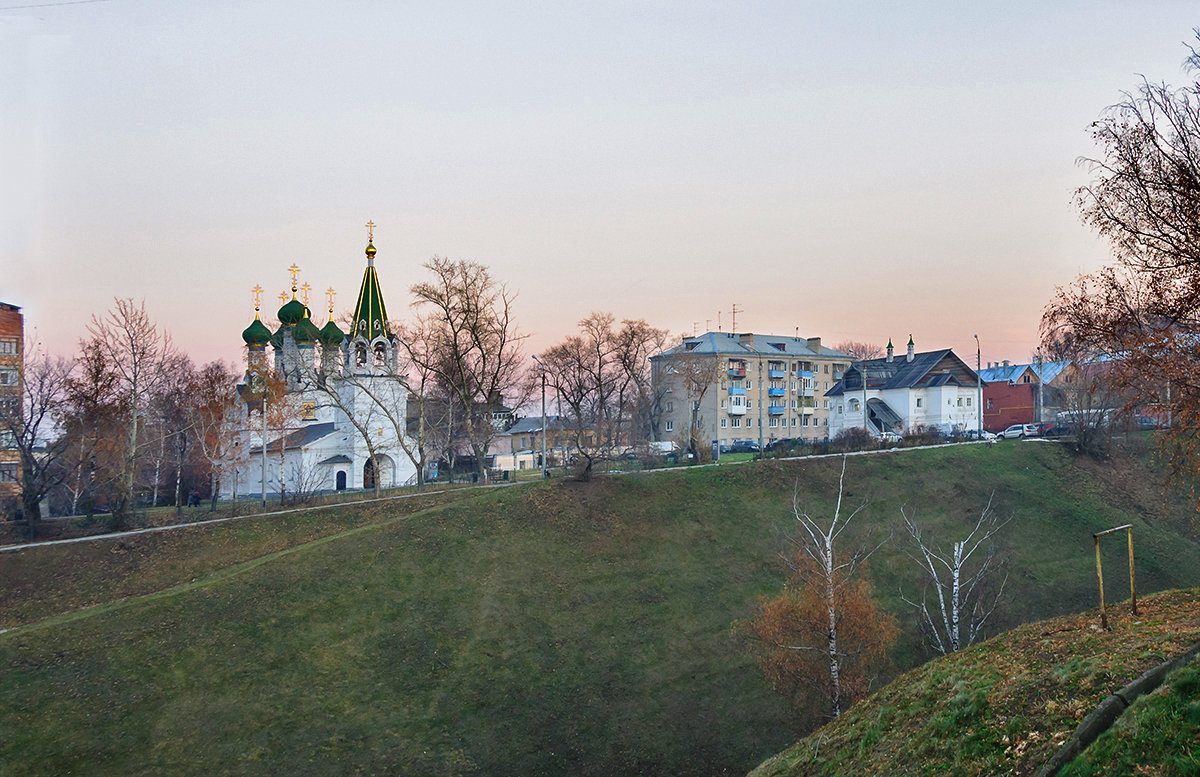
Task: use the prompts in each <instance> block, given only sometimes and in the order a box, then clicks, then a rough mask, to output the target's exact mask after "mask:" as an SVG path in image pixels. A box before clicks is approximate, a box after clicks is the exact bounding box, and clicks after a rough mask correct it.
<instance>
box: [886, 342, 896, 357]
mask: <svg viewBox="0 0 1200 777" xmlns="http://www.w3.org/2000/svg"><path fill="white" fill-rule="evenodd" d="M895 350H896V349H895V348H893V347H892V338H890V337H889V338H888V355H887V360H888V364H891V363H892V358H893V354H894V353H895Z"/></svg>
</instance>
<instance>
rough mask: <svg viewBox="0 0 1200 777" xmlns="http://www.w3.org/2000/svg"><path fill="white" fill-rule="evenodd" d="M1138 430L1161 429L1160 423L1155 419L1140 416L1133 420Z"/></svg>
mask: <svg viewBox="0 0 1200 777" xmlns="http://www.w3.org/2000/svg"><path fill="white" fill-rule="evenodd" d="M1133 421H1134V423H1136V424H1137V427H1138V428H1139V429H1161V428H1162V422H1161V421H1159V420H1158V419H1157V418H1155V417H1153V416H1148V415H1140V416H1138V417H1137V418H1135V419H1133Z"/></svg>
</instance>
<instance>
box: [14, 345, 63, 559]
mask: <svg viewBox="0 0 1200 777" xmlns="http://www.w3.org/2000/svg"><path fill="white" fill-rule="evenodd" d="M21 359H22V362H23V364H22V365H21V377H22V379H21V394H20V399H19V401H17V402H13V403H4V404H2V405H0V436H3V438H5V439H4V442H5V443H6V444H5V446H4V447H8V448H11V449H14V450H16V452H17V454H18V456H19V457H20V461H21V482H20V484H19V487H20V493H21V512H22V514H23V515H24V517H25V520H26V522H27V524H28V526H29V533H30V535H31V536H32V535H34V534H35V533H36V531H37V522H38V521H39V520H40V519H41V517H42V513H41V505H42V500H43V499H44V498H45V497H46V495H47V494H48V493H49V492H50V490H51V489H53V488H54V487H55V486H57V485H58V484H59V483H60V482H62V480H63V478H64V477H66V474H67V473H66V470H65V468H64V467H63V466H62V463H61V462H60V458H61V457H62V456H63V454H64V452H65V451H66V448H67V444H68V441H67V440H65V439H64V438H63V437H62V436H61V435H58V436H57V438H56V439H50V434H51V433H52V432H53V427H54V425H55V424H57V423H58V422H59V420H60V419H61V417H62V413H63V409H64V402H65V401H66V394H67V383H68V381H69V380H70V378H71V370H72V363H71V362H69V361H67V360H66V359H63V358H62V357H51V356H50V355H49V354H47V353H45V352H44V351H41V350H40V349H29V348H26V349H24V351H23V352H22V354H21Z"/></svg>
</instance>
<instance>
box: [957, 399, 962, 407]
mask: <svg viewBox="0 0 1200 777" xmlns="http://www.w3.org/2000/svg"><path fill="white" fill-rule="evenodd" d="M958 406H959V407H962V397H959V398H958Z"/></svg>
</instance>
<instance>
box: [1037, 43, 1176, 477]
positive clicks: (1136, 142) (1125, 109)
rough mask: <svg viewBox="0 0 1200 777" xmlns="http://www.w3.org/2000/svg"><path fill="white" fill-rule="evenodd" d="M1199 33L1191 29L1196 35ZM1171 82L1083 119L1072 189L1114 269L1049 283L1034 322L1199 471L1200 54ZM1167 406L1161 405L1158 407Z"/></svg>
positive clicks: (1046, 339) (1054, 349)
mask: <svg viewBox="0 0 1200 777" xmlns="http://www.w3.org/2000/svg"><path fill="white" fill-rule="evenodd" d="M1197 37H1198V38H1200V31H1198V32H1197ZM1189 49H1190V51H1191V56H1190V57H1189V58H1188V60H1187V66H1188V68H1189V69H1190V71H1191V73H1192V75H1193V77H1195V80H1194V81H1193V83H1191V84H1190V85H1188V86H1185V87H1183V88H1180V89H1175V88H1172V87H1171V86H1169V85H1167V84H1165V83H1163V84H1156V83H1151V82H1149V81H1145V80H1143V82H1142V85H1141V87H1140V88H1139V89H1138V90H1137V91H1136V92H1132V93H1126V94H1125V95H1124V99H1122V100H1121V102H1119V103H1118V104H1117V105H1114V106H1113V107H1111V108H1109V109H1108V111H1107V112H1106V113H1105V114H1104V115H1103V116H1102V117H1101V118H1100V119H1099V120H1098V121H1096V122H1095V123H1093V124H1092V135H1093V139H1094V140H1095V142H1096V144H1097V145H1098V146H1099V148H1100V150H1101V153H1100V154H1099V155H1098V157H1097V158H1094V159H1084V160H1082V161H1083V164H1085V165H1086V166H1087V167H1088V169H1089V170H1090V172H1091V173H1092V174H1093V176H1094V178H1093V180H1092V182H1091V183H1089V184H1088V185H1087V186H1084V187H1083V188H1081V189H1080V190H1079V191H1078V192H1077V200H1078V204H1079V207H1080V210H1081V214H1082V217H1083V220H1084V222H1085V223H1087V224H1088V225H1089V226H1091V227H1092V228H1094V229H1095V230H1096V231H1097V232H1099V233H1100V235H1102V236H1103V237H1105V238H1107V239H1108V240H1109V241H1110V242H1111V244H1112V247H1113V257H1114V260H1115V261H1114V264H1113V265H1112V266H1109V267H1106V268H1104V269H1102V270H1100V271H1099V272H1097V273H1094V274H1091V275H1085V276H1082V277H1081V278H1079V279H1078V280H1077V281H1075V283H1073V284H1071V285H1070V286H1067V287H1065V288H1060V289H1058V290H1057V292H1056V294H1055V297H1054V299H1053V300H1052V301H1051V302H1050V304H1049V306H1047V308H1046V311H1045V314H1044V316H1043V319H1042V339H1043V343H1044V346H1045V347H1046V348H1047V350H1049V351H1050V352H1051V353H1055V354H1057V353H1064V354H1068V355H1071V356H1072V357H1073V358H1076V359H1079V358H1081V357H1083V358H1084V359H1085V360H1086V359H1089V358H1090V359H1091V361H1092V364H1093V365H1097V366H1098V367H1102V368H1103V369H1102V372H1103V375H1104V378H1105V381H1106V383H1107V388H1108V390H1110V391H1111V392H1113V393H1114V394H1115V395H1116V396H1117V397H1119V401H1118V402H1116V403H1115V404H1122V405H1124V407H1125V409H1126V410H1134V409H1135V407H1137V406H1142V405H1146V404H1152V405H1156V406H1157V412H1156V413H1154V414H1156V415H1160V416H1162V415H1165V416H1166V418H1165V419H1164V420H1168V419H1169V420H1170V421H1171V422H1172V423H1171V425H1170V426H1171V428H1170V429H1168V430H1167V431H1166V433H1165V435H1164V439H1165V442H1166V443H1167V450H1168V452H1169V460H1170V462H1171V463H1172V465H1173V466H1174V467H1175V468H1176V469H1177V470H1178V471H1180V472H1185V473H1194V472H1195V470H1196V468H1197V467H1198V466H1200V436H1198V435H1197V429H1200V53H1197V51H1196V49H1195V48H1192V47H1189ZM1164 410H1165V412H1163V411H1164Z"/></svg>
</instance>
